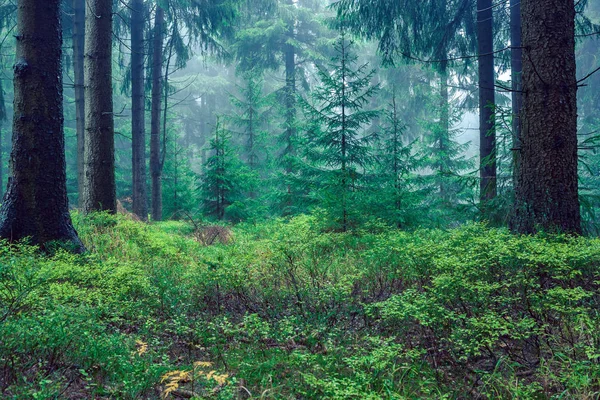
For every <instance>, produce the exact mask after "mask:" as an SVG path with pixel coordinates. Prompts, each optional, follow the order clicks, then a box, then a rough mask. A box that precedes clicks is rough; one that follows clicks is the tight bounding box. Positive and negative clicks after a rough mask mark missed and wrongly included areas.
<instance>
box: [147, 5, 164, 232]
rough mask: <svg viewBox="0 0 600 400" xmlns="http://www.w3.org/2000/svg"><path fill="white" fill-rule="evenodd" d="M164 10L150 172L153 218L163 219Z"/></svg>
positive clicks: (156, 49)
mask: <svg viewBox="0 0 600 400" xmlns="http://www.w3.org/2000/svg"><path fill="white" fill-rule="evenodd" d="M164 25H165V22H164V11H163V9H162V8H161V7H156V16H155V21H154V42H153V55H152V110H151V127H150V172H151V174H152V219H153V220H154V221H160V220H162V165H161V157H160V120H161V118H160V117H161V112H160V111H161V102H162V90H163V82H162V67H163V36H164Z"/></svg>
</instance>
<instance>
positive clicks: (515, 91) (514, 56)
mask: <svg viewBox="0 0 600 400" xmlns="http://www.w3.org/2000/svg"><path fill="white" fill-rule="evenodd" d="M510 43H511V50H510V54H511V67H510V69H511V81H512V83H511V89H512V142H513V186H514V188H515V191H516V190H517V184H518V176H519V165H520V164H521V162H520V158H521V109H522V108H523V94H522V92H521V90H522V84H521V74H522V73H523V50H522V49H521V0H510Z"/></svg>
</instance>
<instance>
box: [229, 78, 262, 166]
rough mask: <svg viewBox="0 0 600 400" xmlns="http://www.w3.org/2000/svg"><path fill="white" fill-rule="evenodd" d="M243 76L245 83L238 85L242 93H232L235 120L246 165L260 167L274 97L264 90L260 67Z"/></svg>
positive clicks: (233, 120) (233, 121) (233, 117)
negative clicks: (236, 94) (235, 94)
mask: <svg viewBox="0 0 600 400" xmlns="http://www.w3.org/2000/svg"><path fill="white" fill-rule="evenodd" d="M242 80H243V85H240V86H238V91H239V96H237V97H236V96H232V97H231V104H232V105H233V107H234V114H233V115H232V123H233V125H235V127H236V128H237V129H238V134H239V135H240V136H241V137H242V141H243V145H242V146H243V157H244V159H245V162H246V165H247V166H248V167H249V168H251V169H253V170H257V169H259V168H260V163H261V160H264V153H265V149H264V143H263V139H264V136H265V131H264V128H265V124H266V122H267V120H268V111H269V109H268V108H269V106H270V103H271V98H270V97H269V96H266V95H265V94H264V93H263V84H264V79H263V76H262V72H261V71H260V70H251V71H248V72H243V73H242Z"/></svg>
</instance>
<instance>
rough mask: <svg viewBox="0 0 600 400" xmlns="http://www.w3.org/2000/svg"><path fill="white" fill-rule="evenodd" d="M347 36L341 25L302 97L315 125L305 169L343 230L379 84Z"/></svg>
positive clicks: (368, 154) (364, 162)
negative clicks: (327, 57) (314, 81)
mask: <svg viewBox="0 0 600 400" xmlns="http://www.w3.org/2000/svg"><path fill="white" fill-rule="evenodd" d="M351 47H352V41H350V40H349V39H348V38H347V37H346V34H345V32H344V30H343V29H342V31H341V34H340V37H339V39H338V40H337V41H336V44H335V46H334V50H335V54H336V55H335V56H334V57H333V58H332V60H331V62H330V63H329V64H328V66H327V67H319V68H318V76H319V81H320V84H319V85H318V86H317V87H316V88H315V90H314V91H313V92H312V94H311V99H310V101H304V102H303V106H304V110H305V112H306V114H307V116H308V118H309V119H310V120H311V122H312V123H313V124H315V125H316V128H315V129H314V131H313V133H314V136H313V137H312V138H311V139H310V144H309V146H310V147H311V151H310V152H309V154H308V156H309V160H308V161H309V163H310V164H311V165H312V167H313V168H312V170H311V171H310V174H311V175H312V177H313V178H316V182H317V184H318V185H319V191H321V192H322V193H323V196H324V199H323V200H324V205H325V206H326V207H327V208H329V210H330V211H331V212H333V213H334V214H335V215H336V217H335V219H336V220H337V221H338V222H339V226H340V228H341V230H342V231H344V232H345V231H346V230H348V228H349V226H350V222H351V221H350V217H351V215H350V213H351V211H352V210H351V209H352V208H353V204H352V201H353V198H354V197H355V196H354V195H353V192H356V191H357V190H358V189H359V187H360V181H361V180H362V178H363V177H364V170H365V168H366V167H367V166H368V164H369V163H370V162H371V161H372V148H371V143H372V141H373V139H374V135H372V134H371V135H367V134H366V132H365V130H364V128H365V127H367V126H368V125H369V124H370V123H371V121H372V120H373V119H374V118H375V117H376V116H377V115H378V112H377V111H372V110H367V109H366V106H367V105H368V104H369V100H370V98H371V97H373V95H375V93H376V92H377V90H378V89H379V87H378V86H373V85H371V78H372V77H373V73H374V71H372V70H371V71H370V70H369V69H368V68H369V66H368V64H365V65H360V66H357V59H358V58H357V57H356V55H354V54H353V53H352V51H351Z"/></svg>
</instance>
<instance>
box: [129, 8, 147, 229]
mask: <svg viewBox="0 0 600 400" xmlns="http://www.w3.org/2000/svg"><path fill="white" fill-rule="evenodd" d="M129 7H130V9H131V102H132V105H131V139H132V146H131V154H132V171H133V173H132V175H133V184H132V194H133V213H134V214H135V215H137V216H138V217H139V218H141V219H142V220H143V221H145V220H146V219H147V218H148V205H147V198H146V128H145V121H144V120H145V104H144V3H143V1H142V0H131V2H130V3H129Z"/></svg>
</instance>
